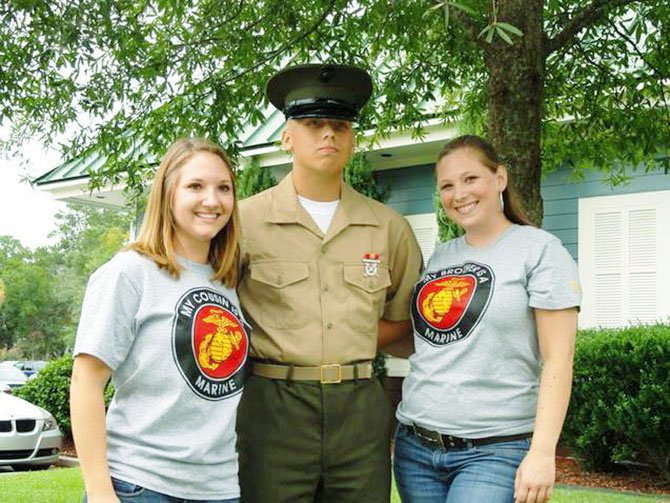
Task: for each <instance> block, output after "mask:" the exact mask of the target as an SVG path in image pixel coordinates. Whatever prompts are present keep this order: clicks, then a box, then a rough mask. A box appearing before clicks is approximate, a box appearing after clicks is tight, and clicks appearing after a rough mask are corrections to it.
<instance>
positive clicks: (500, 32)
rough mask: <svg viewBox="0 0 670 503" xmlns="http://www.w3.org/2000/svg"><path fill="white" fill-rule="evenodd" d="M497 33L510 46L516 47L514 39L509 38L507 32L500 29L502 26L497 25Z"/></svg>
mask: <svg viewBox="0 0 670 503" xmlns="http://www.w3.org/2000/svg"><path fill="white" fill-rule="evenodd" d="M496 33H497V34H498V36H499V37H500V38H502V39H503V40H504V41H505V42H507V43H508V44H509V45H514V42H513V41H512V39H511V38H510V37H509V35H508V34H507V33H505V30H503V29H502V28H500V26H498V25H496Z"/></svg>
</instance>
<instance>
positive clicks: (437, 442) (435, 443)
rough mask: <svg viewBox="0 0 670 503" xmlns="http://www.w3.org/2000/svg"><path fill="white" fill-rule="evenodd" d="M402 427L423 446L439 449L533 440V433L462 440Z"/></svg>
mask: <svg viewBox="0 0 670 503" xmlns="http://www.w3.org/2000/svg"><path fill="white" fill-rule="evenodd" d="M400 424H401V427H403V428H405V430H407V431H408V432H410V433H411V434H413V435H414V436H415V437H416V438H417V439H418V440H419V441H420V442H421V443H422V444H424V445H427V446H428V447H433V448H436V447H439V448H441V449H444V450H448V449H466V448H468V449H472V447H476V446H478V445H489V444H497V443H499V442H512V441H513V440H525V439H527V438H531V437H532V436H533V433H532V432H531V433H519V434H516V435H501V436H498V437H486V438H460V437H454V436H453V435H444V434H441V433H439V432H437V431H432V430H427V429H426V428H422V427H421V426H418V425H416V424H412V425H408V424H403V423H400Z"/></svg>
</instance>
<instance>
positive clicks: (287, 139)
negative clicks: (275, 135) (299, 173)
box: [281, 123, 293, 153]
mask: <svg viewBox="0 0 670 503" xmlns="http://www.w3.org/2000/svg"><path fill="white" fill-rule="evenodd" d="M281 148H282V150H285V151H286V152H289V153H290V152H291V149H292V148H293V142H292V138H291V126H290V124H289V123H286V126H285V127H284V130H283V131H282V132H281Z"/></svg>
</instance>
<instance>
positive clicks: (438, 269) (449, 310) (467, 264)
mask: <svg viewBox="0 0 670 503" xmlns="http://www.w3.org/2000/svg"><path fill="white" fill-rule="evenodd" d="M580 301H581V292H580V287H579V278H578V275H577V268H576V265H575V263H574V261H573V260H572V257H571V256H570V255H569V253H568V252H567V250H566V249H565V248H564V247H563V245H562V244H561V242H560V241H559V240H558V239H557V238H556V237H555V236H553V235H552V234H549V233H548V232H545V231H543V230H541V229H537V228H535V227H530V226H520V225H512V226H511V227H509V228H508V229H506V230H505V231H504V232H503V233H502V235H501V236H499V238H498V239H497V240H496V241H495V242H493V243H492V244H490V245H488V246H486V247H484V248H475V247H472V246H470V245H468V243H467V242H466V240H465V238H463V237H461V238H458V239H454V240H451V241H448V242H446V243H442V244H439V245H438V246H437V248H436V250H435V252H434V253H433V256H432V257H431V258H430V260H429V261H428V265H427V267H426V271H425V272H424V274H423V276H422V278H421V280H420V281H419V282H418V283H417V284H416V286H415V289H414V294H413V297H412V305H411V308H412V323H413V326H414V344H415V348H416V352H415V353H414V354H413V355H412V356H411V357H410V359H409V363H410V372H409V375H408V376H407V378H406V379H405V382H404V384H403V390H402V391H403V400H402V402H401V403H400V406H399V407H398V411H397V418H398V420H399V421H400V422H402V423H405V424H412V423H416V424H417V425H419V426H422V427H424V428H428V429H431V430H437V431H440V432H441V433H443V434H450V435H454V436H458V437H462V438H485V437H492V436H499V435H513V434H517V433H525V432H530V431H532V430H533V426H534V420H535V408H536V405H537V392H538V385H539V377H540V373H541V369H542V361H541V356H540V351H539V347H538V340H537V333H536V329H535V323H534V320H533V308H538V309H550V310H551V309H566V308H571V307H578V306H579V304H580Z"/></svg>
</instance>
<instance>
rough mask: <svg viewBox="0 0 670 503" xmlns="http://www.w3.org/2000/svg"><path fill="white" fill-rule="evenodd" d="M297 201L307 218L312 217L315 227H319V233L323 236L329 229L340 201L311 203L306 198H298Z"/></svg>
mask: <svg viewBox="0 0 670 503" xmlns="http://www.w3.org/2000/svg"><path fill="white" fill-rule="evenodd" d="M298 201H299V202H300V204H301V205H302V207H303V208H305V211H307V213H309V216H310V217H312V220H314V222H315V223H316V225H318V226H319V229H321V232H323V233H324V234H325V233H326V231H327V230H328V227H330V222H332V220H333V215H335V210H337V205H338V204H339V203H340V200H339V199H336V200H335V201H312V200H311V199H307V198H306V197H302V196H298Z"/></svg>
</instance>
